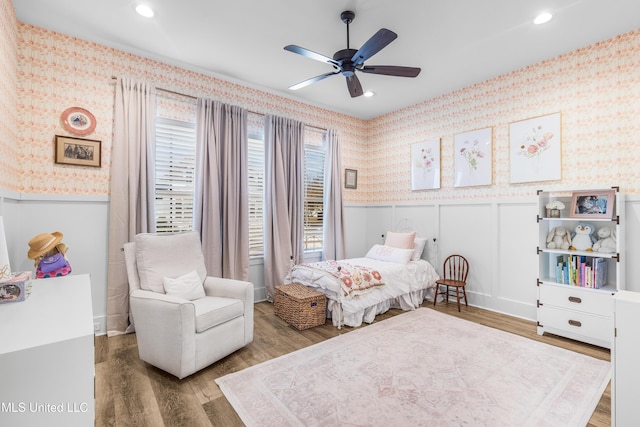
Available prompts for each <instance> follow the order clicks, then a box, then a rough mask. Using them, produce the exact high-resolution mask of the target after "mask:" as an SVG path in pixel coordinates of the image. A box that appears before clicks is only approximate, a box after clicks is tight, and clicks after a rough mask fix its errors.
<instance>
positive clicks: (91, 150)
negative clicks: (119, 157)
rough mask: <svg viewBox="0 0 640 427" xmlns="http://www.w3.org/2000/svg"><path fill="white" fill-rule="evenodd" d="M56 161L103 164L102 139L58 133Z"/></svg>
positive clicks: (72, 163)
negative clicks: (74, 136)
mask: <svg viewBox="0 0 640 427" xmlns="http://www.w3.org/2000/svg"><path fill="white" fill-rule="evenodd" d="M56 163H58V164H63V165H76V166H93V167H97V168H99V167H100V166H101V165H102V149H101V143H100V141H95V140H92V139H82V138H73V137H70V136H60V135H56Z"/></svg>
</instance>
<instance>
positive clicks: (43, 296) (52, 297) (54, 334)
mask: <svg viewBox="0 0 640 427" xmlns="http://www.w3.org/2000/svg"><path fill="white" fill-rule="evenodd" d="M32 284H33V286H32V291H31V296H29V297H28V298H27V300H26V301H23V302H16V303H9V304H2V305H0V328H1V329H2V333H1V334H0V336H1V338H0V370H1V374H0V426H12V427H14V426H28V427H39V426H83V427H85V426H93V425H94V417H95V404H94V396H95V395H94V375H95V369H94V333H93V309H92V301H91V281H90V277H89V275H71V276H65V277H56V278H51V279H38V280H33V282H32Z"/></svg>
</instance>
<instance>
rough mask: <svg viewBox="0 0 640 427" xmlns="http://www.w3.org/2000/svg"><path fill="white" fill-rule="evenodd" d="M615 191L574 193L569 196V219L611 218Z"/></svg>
mask: <svg viewBox="0 0 640 427" xmlns="http://www.w3.org/2000/svg"><path fill="white" fill-rule="evenodd" d="M615 197H616V192H615V190H603V191H602V190H596V191H576V192H574V193H572V194H571V211H570V212H569V216H570V217H571V218H607V219H611V218H612V217H613V211H614V209H615Z"/></svg>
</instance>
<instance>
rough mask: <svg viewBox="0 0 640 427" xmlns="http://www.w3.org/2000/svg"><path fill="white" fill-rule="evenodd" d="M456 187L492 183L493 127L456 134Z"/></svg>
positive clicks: (454, 184)
mask: <svg viewBox="0 0 640 427" xmlns="http://www.w3.org/2000/svg"><path fill="white" fill-rule="evenodd" d="M453 143H454V151H453V152H454V179H455V181H454V183H453V186H454V187H471V186H476V185H491V184H492V181H493V169H492V164H493V128H490V127H489V128H484V129H477V130H472V131H469V132H464V133H459V134H457V135H455V136H454V142H453Z"/></svg>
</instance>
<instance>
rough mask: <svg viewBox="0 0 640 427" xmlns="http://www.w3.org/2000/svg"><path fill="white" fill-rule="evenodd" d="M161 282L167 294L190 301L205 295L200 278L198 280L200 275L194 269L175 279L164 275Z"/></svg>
mask: <svg viewBox="0 0 640 427" xmlns="http://www.w3.org/2000/svg"><path fill="white" fill-rule="evenodd" d="M162 284H163V286H164V292H165V293H166V294H167V295H173V296H176V297H180V298H184V299H188V300H190V301H191V300H194V299H199V298H204V297H205V293H204V286H202V280H200V275H199V274H198V272H197V271H196V270H193V271H192V272H190V273H187V274H185V275H183V276H180V277H176V278H175V279H172V278H171V277H165V278H163V279H162Z"/></svg>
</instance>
